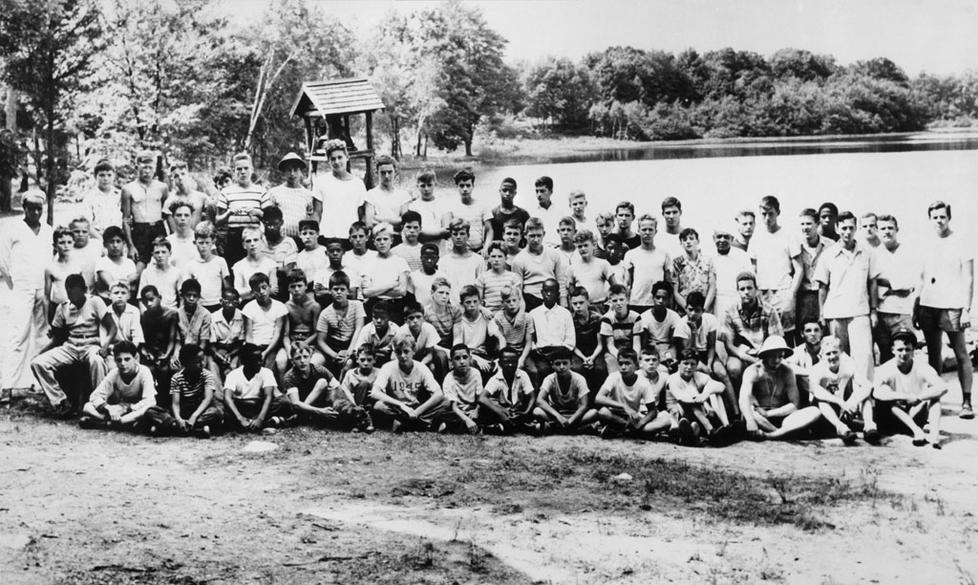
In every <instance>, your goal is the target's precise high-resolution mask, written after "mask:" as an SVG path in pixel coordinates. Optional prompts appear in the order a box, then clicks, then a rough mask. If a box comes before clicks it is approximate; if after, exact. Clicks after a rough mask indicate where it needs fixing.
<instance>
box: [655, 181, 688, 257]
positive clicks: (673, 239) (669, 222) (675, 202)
mask: <svg viewBox="0 0 978 585" xmlns="http://www.w3.org/2000/svg"><path fill="white" fill-rule="evenodd" d="M662 219H663V223H664V224H665V230H664V231H663V232H662V233H661V234H659V242H658V245H659V247H660V248H662V249H663V250H665V252H666V253H667V254H669V257H670V258H673V259H675V258H679V257H681V256H682V255H683V246H682V242H681V241H680V238H679V234H681V233H682V231H683V229H684V228H683V224H682V220H683V204H682V202H681V201H679V199H676V198H675V197H673V196H671V195H670V196H669V197H666V198H665V199H663V200H662Z"/></svg>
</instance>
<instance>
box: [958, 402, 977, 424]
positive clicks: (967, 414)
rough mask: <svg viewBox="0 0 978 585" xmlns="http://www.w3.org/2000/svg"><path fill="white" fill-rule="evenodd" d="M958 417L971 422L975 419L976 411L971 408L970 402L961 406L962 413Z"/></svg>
mask: <svg viewBox="0 0 978 585" xmlns="http://www.w3.org/2000/svg"><path fill="white" fill-rule="evenodd" d="M958 417H959V418H963V419H964V420H971V419H973V418H975V410H974V409H973V408H972V407H971V403H970V402H965V403H964V404H962V405H961V412H960V414H958Z"/></svg>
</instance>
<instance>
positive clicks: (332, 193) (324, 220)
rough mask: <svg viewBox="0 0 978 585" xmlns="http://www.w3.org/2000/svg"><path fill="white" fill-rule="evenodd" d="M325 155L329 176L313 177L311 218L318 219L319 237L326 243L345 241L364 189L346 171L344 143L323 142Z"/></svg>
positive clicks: (356, 215)
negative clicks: (327, 160)
mask: <svg viewBox="0 0 978 585" xmlns="http://www.w3.org/2000/svg"><path fill="white" fill-rule="evenodd" d="M325 154H326V158H328V159H329V169H330V172H329V173H318V174H316V176H314V177H313V188H312V192H313V197H314V200H313V215H314V216H315V217H318V218H319V233H320V234H321V235H322V236H323V237H324V238H326V241H331V240H345V239H346V238H347V236H348V235H349V230H350V225H351V224H353V223H354V222H357V221H360V219H361V212H360V208H361V206H362V205H363V203H364V201H365V200H366V198H367V188H366V187H365V186H364V184H363V181H361V180H360V179H359V178H357V177H355V176H353V175H352V174H351V173H350V171H348V170H347V168H346V165H347V163H348V162H349V160H350V156H349V155H348V154H347V152H346V143H344V142H343V141H342V140H338V139H333V140H329V141H327V142H326V145H325Z"/></svg>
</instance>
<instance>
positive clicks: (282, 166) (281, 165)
mask: <svg viewBox="0 0 978 585" xmlns="http://www.w3.org/2000/svg"><path fill="white" fill-rule="evenodd" d="M289 167H299V168H301V169H303V170H305V168H306V161H304V160H302V157H301V156H299V155H298V154H296V153H294V152H290V153H288V154H286V155H285V156H283V157H282V160H280V161H278V170H279V171H281V172H283V173H284V172H285V171H286V170H287V169H288V168H289Z"/></svg>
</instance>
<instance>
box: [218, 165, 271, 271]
mask: <svg viewBox="0 0 978 585" xmlns="http://www.w3.org/2000/svg"><path fill="white" fill-rule="evenodd" d="M232 162H233V164H234V181H235V182H234V183H232V184H230V185H228V186H227V187H225V188H224V189H223V190H221V193H220V194H219V195H218V196H217V201H216V203H215V208H216V210H215V211H216V215H215V217H214V223H215V224H216V225H217V226H218V227H227V239H226V240H225V242H224V259H225V261H226V262H227V264H228V266H233V265H234V263H235V262H237V261H238V260H241V259H242V258H244V257H245V246H244V241H243V237H244V236H243V231H244V230H245V229H246V228H257V229H258V230H259V231H261V218H262V215H264V212H263V211H262V208H263V207H264V206H265V204H266V203H267V201H268V200H267V198H266V197H265V189H264V187H262V186H261V185H256V184H254V183H252V182H251V175H252V173H253V172H254V168H252V166H251V157H250V156H248V154H246V153H243V152H242V153H239V154H236V155H234V160H233V161H232Z"/></svg>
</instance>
